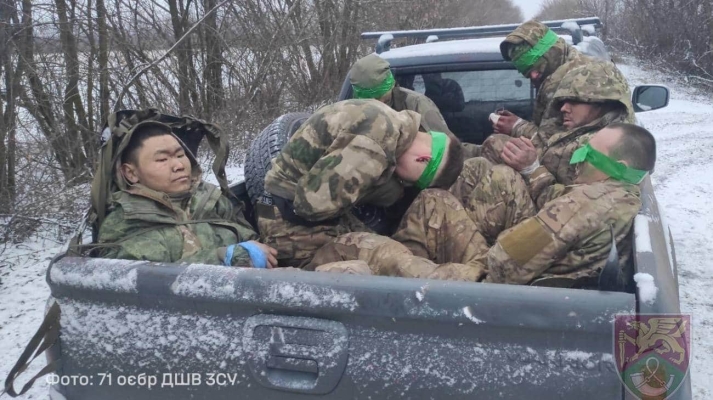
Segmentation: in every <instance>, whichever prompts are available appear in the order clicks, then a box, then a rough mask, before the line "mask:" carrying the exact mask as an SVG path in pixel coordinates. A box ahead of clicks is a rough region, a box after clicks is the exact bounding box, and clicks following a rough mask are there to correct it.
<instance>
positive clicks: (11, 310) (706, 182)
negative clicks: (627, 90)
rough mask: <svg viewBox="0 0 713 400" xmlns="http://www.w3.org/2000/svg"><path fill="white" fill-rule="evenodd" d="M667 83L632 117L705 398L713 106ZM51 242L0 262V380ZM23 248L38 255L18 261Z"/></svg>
mask: <svg viewBox="0 0 713 400" xmlns="http://www.w3.org/2000/svg"><path fill="white" fill-rule="evenodd" d="M622 70H623V71H624V73H625V74H626V75H627V76H628V77H629V79H630V81H631V83H632V86H633V84H637V83H643V82H648V83H654V82H657V83H658V82H666V77H663V76H656V75H654V76H648V74H647V73H645V72H643V71H642V70H641V69H639V68H635V67H626V66H623V67H622ZM669 85H670V86H671V88H672V92H673V96H672V100H671V104H670V106H669V107H668V108H666V109H663V110H659V111H653V112H650V113H644V114H641V115H640V117H639V118H640V120H641V121H642V122H643V123H644V124H645V126H646V127H647V128H649V129H650V130H651V131H652V132H653V133H654V134H655V135H656V138H657V142H658V143H657V144H658V162H657V166H656V172H655V173H654V174H653V176H652V178H653V182H654V186H655V188H656V195H657V197H658V200H659V203H660V205H661V208H662V209H663V210H664V212H665V214H666V216H667V219H668V223H669V224H670V226H671V230H672V232H673V236H674V241H675V246H676V256H677V259H678V265H679V271H680V284H681V302H682V309H683V311H684V312H688V313H691V314H692V318H693V363H692V377H693V387H694V398H695V399H696V400H707V399H710V398H713V379H710V378H709V377H708V375H709V373H710V371H712V370H713V289H712V288H713V266H712V265H713V262H711V259H713V206H711V203H712V202H713V104H712V103H711V102H710V100H708V99H706V98H705V97H698V96H696V95H695V94H693V91H692V90H691V89H689V88H686V87H685V86H681V85H674V84H671V83H669ZM54 247H56V244H51V243H38V242H34V243H29V244H23V245H21V246H16V247H14V248H11V249H8V252H10V253H11V254H14V255H15V256H16V258H15V259H14V260H12V261H15V262H16V265H15V266H14V267H12V269H8V268H7V267H2V268H0V280H1V283H0V379H4V378H5V376H6V375H7V372H8V371H9V369H10V368H11V366H12V363H13V362H14V361H15V359H16V358H17V357H18V356H19V354H20V353H21V351H22V349H23V347H24V345H25V344H26V343H27V341H28V340H29V338H30V337H31V336H32V334H33V333H34V331H35V329H36V328H37V326H38V325H39V323H40V321H41V320H42V311H43V309H44V305H45V300H46V299H47V296H48V295H49V290H48V288H47V286H46V284H45V280H44V270H45V268H46V266H47V262H48V261H49V258H50V257H51V256H52V255H53V254H55V253H56V251H57V250H56V248H54ZM7 254H8V253H7V252H6V255H7ZM29 254H32V255H34V256H33V257H34V258H36V259H39V260H40V261H39V262H32V261H25V262H18V260H22V259H27V258H28V255H29ZM38 361H44V360H38ZM39 366H40V363H38V365H36V366H35V367H34V368H32V369H31V370H30V372H31V373H32V372H33V371H34V372H36V371H37V370H38V367H39ZM35 386H36V387H35V388H33V389H32V390H31V391H30V393H29V394H27V395H26V396H24V398H26V399H45V398H46V397H47V395H46V385H45V384H44V382H43V381H40V382H38V384H36V385H35Z"/></svg>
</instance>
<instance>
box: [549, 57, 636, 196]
mask: <svg viewBox="0 0 713 400" xmlns="http://www.w3.org/2000/svg"><path fill="white" fill-rule="evenodd" d="M565 100H575V101H578V102H582V103H599V104H601V103H610V102H612V103H617V105H618V107H617V108H616V109H615V110H612V111H610V112H608V113H606V114H605V115H603V116H601V117H600V118H598V119H596V120H594V121H592V122H591V123H589V124H587V125H585V126H581V127H577V128H574V129H572V130H569V131H562V132H557V133H555V134H554V135H552V136H551V137H550V138H549V140H548V141H547V142H546V143H544V146H543V147H542V148H541V151H542V152H541V157H540V164H541V165H544V166H545V167H546V168H547V169H548V170H549V171H550V172H551V173H552V174H553V175H554V177H555V179H556V181H557V183H561V184H564V185H571V184H572V183H574V179H575V178H576V165H571V164H570V163H569V160H570V159H571V158H572V153H574V151H575V150H577V149H578V148H579V147H580V146H582V145H583V144H586V143H587V142H589V139H590V138H591V137H592V135H594V134H595V133H596V132H598V131H599V130H601V129H602V128H604V127H605V126H607V125H609V124H611V123H615V122H625V123H634V122H635V118H636V117H635V115H634V107H633V105H632V104H631V91H630V90H629V84H628V83H627V81H626V78H625V77H624V75H622V73H621V72H620V71H619V69H618V68H617V67H616V66H615V65H614V64H613V63H610V62H594V63H591V64H587V65H583V66H580V67H577V68H574V69H572V70H570V71H569V72H568V73H567V75H565V77H564V78H563V79H562V81H561V82H560V85H559V87H558V89H557V92H555V96H554V101H555V103H557V104H559V105H560V106H561V104H562V102H563V101H565Z"/></svg>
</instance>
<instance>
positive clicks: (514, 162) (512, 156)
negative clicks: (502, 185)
mask: <svg viewBox="0 0 713 400" xmlns="http://www.w3.org/2000/svg"><path fill="white" fill-rule="evenodd" d="M500 157H501V158H502V159H503V161H504V162H505V164H507V165H509V166H511V167H512V168H513V169H515V170H516V171H522V170H524V169H525V168H527V167H529V166H530V165H532V164H533V163H534V162H535V161H537V150H536V149H535V146H534V145H533V144H532V142H531V141H530V139H527V138H514V139H512V140H510V141H509V142H507V143H505V147H504V148H503V152H502V154H500Z"/></svg>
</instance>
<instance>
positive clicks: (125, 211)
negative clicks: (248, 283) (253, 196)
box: [99, 180, 257, 266]
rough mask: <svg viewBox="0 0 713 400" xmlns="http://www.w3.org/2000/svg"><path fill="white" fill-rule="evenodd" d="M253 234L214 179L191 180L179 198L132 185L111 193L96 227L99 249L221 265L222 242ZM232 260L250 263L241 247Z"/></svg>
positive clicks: (153, 258)
mask: <svg viewBox="0 0 713 400" xmlns="http://www.w3.org/2000/svg"><path fill="white" fill-rule="evenodd" d="M256 239H257V234H256V233H255V232H254V231H253V230H252V229H251V228H250V227H249V225H248V224H247V222H245V220H244V218H243V217H242V215H241V213H240V210H239V209H236V208H234V207H233V205H232V203H231V202H230V200H228V199H227V198H226V197H225V196H223V195H222V194H221V190H220V189H219V188H218V187H216V186H214V185H211V184H209V183H205V182H201V181H199V180H197V181H196V183H195V184H194V187H193V189H192V190H191V192H190V193H188V195H187V196H184V198H180V199H177V198H172V197H169V196H167V195H166V194H165V193H160V192H156V191H153V190H151V189H149V188H147V187H145V186H142V185H132V186H131V187H129V188H127V189H125V190H122V191H119V192H115V193H114V194H113V195H112V206H111V209H110V211H109V214H108V215H107V216H106V219H105V220H104V222H103V223H102V225H101V227H100V229H99V255H100V256H101V257H105V258H118V259H127V260H147V261H154V262H171V263H203V264H216V265H223V260H224V258H225V253H226V246H229V245H231V244H236V243H239V242H244V241H248V240H256ZM232 265H234V266H250V265H251V264H250V257H249V256H248V254H247V252H246V251H245V250H244V249H243V248H242V247H239V246H238V247H236V248H235V252H234V254H233V258H232Z"/></svg>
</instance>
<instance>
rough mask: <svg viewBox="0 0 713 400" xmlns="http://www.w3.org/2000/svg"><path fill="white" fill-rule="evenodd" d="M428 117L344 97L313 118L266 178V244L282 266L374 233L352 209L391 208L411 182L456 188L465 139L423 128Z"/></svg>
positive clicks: (262, 210)
mask: <svg viewBox="0 0 713 400" xmlns="http://www.w3.org/2000/svg"><path fill="white" fill-rule="evenodd" d="M420 122H421V116H420V115H419V114H417V113H415V112H413V111H401V112H396V111H394V110H393V109H391V108H390V107H388V106H387V105H385V104H383V103H380V102H378V101H374V100H345V101H341V102H338V103H335V104H332V105H329V106H325V107H323V108H321V109H320V110H318V111H317V112H316V113H314V114H313V115H312V116H311V117H310V118H309V119H308V120H307V121H305V123H304V124H303V125H302V126H301V127H300V128H299V129H298V130H297V132H295V134H294V135H293V136H292V137H291V138H290V140H289V141H288V142H287V144H286V145H285V147H284V148H283V149H282V151H281V152H280V154H279V155H278V156H277V157H276V158H275V160H274V161H273V164H272V169H271V170H270V171H269V172H268V173H267V175H266V177H265V191H266V192H268V193H270V194H271V195H272V196H271V197H272V198H271V200H269V198H268V199H267V200H268V202H271V203H272V204H266V202H263V201H260V202H258V204H257V205H256V208H257V215H258V226H259V230H260V234H261V236H262V238H263V240H264V242H265V243H267V244H270V245H271V246H273V247H275V248H276V249H277V250H278V260H279V261H280V263H281V264H284V265H291V266H304V265H305V264H306V263H307V262H309V260H310V259H311V258H312V256H313V255H314V252H315V251H316V250H317V249H319V248H320V247H322V246H323V245H324V244H326V243H327V242H330V241H332V240H333V239H334V238H336V237H338V236H339V235H342V234H345V233H348V232H358V231H365V230H368V229H367V228H366V226H364V225H363V224H361V223H360V221H358V220H356V218H355V217H354V216H353V215H352V214H351V212H350V211H351V209H352V208H353V207H354V206H355V205H357V204H373V205H377V206H384V207H385V206H389V205H391V204H393V203H395V202H396V201H397V200H398V199H399V198H400V197H401V196H402V194H403V189H404V187H403V186H404V184H405V183H406V184H409V185H412V184H415V185H416V186H417V187H418V188H420V189H425V188H428V187H440V188H447V187H449V186H450V185H451V184H452V183H453V182H454V181H455V180H456V178H457V177H458V174H459V173H460V171H461V169H462V167H463V155H462V150H461V147H460V142H459V141H458V139H456V138H454V137H452V136H448V135H446V134H444V133H440V132H430V133H428V132H425V131H423V130H420Z"/></svg>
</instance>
